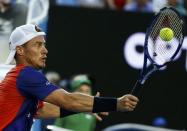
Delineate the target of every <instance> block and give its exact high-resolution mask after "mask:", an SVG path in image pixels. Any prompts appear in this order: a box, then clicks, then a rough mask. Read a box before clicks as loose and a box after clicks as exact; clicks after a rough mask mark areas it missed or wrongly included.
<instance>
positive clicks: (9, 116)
mask: <svg viewBox="0 0 187 131" xmlns="http://www.w3.org/2000/svg"><path fill="white" fill-rule="evenodd" d="M44 36H45V33H44V32H42V31H41V30H40V29H39V28H38V27H37V26H35V25H32V24H26V25H22V26H19V27H17V28H16V29H15V30H14V31H13V32H12V33H11V36H10V54H9V56H8V59H7V61H6V64H10V63H11V62H12V61H13V60H15V62H16V66H15V67H14V68H12V69H11V70H10V71H9V72H8V73H7V75H6V76H5V78H4V80H2V82H1V83H0V131H2V130H3V131H29V130H30V128H31V125H32V123H33V118H35V117H36V118H57V117H64V116H67V115H71V114H75V113H78V112H93V113H95V112H111V111H133V110H134V108H135V107H136V105H137V103H138V98H137V97H135V96H133V95H130V94H127V95H124V96H122V97H119V98H113V97H96V96H95V97H94V96H90V95H85V94H81V93H69V92H67V91H65V90H63V89H61V88H59V87H57V86H55V85H53V84H51V83H50V82H49V81H48V80H47V79H46V78H45V76H44V75H43V74H42V73H41V72H40V69H42V68H44V67H45V66H46V65H45V62H46V59H47V53H48V51H47V49H46V47H45V39H44ZM44 102H45V103H44Z"/></svg>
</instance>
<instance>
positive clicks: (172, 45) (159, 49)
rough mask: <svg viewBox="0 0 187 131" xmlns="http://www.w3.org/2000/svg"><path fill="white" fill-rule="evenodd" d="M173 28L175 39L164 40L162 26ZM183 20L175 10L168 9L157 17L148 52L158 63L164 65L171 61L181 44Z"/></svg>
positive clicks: (150, 36)
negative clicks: (161, 34) (161, 36)
mask: <svg viewBox="0 0 187 131" xmlns="http://www.w3.org/2000/svg"><path fill="white" fill-rule="evenodd" d="M165 27H168V28H171V29H172V31H173V35H174V37H173V39H171V40H170V41H164V40H162V39H161V38H160V36H159V33H160V30H161V29H162V28H165ZM182 28H183V27H182V21H181V19H180V17H179V16H178V15H177V14H176V12H174V11H173V10H170V9H166V10H164V11H162V12H161V13H160V15H159V16H158V18H157V19H156V21H155V23H154V25H153V26H152V30H151V32H150V35H149V37H148V53H149V55H150V57H151V58H152V59H153V61H155V62H156V63H157V64H158V65H163V64H165V63H166V62H168V61H170V60H171V58H172V57H173V55H174V54H175V52H176V51H177V49H178V47H179V45H180V44H181V43H182V42H181V40H182V38H183V35H182Z"/></svg>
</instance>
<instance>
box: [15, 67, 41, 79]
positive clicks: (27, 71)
mask: <svg viewBox="0 0 187 131" xmlns="http://www.w3.org/2000/svg"><path fill="white" fill-rule="evenodd" d="M18 79H22V80H26V81H29V80H31V81H38V80H40V79H45V76H44V75H43V73H42V72H40V71H38V70H37V69H35V68H33V67H30V66H25V67H24V68H23V69H22V70H21V71H20V73H19V76H18Z"/></svg>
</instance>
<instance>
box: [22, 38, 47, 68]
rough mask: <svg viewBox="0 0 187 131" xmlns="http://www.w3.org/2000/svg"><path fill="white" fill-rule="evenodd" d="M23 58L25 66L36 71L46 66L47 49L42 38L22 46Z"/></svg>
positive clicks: (34, 39)
mask: <svg viewBox="0 0 187 131" xmlns="http://www.w3.org/2000/svg"><path fill="white" fill-rule="evenodd" d="M23 51H24V56H23V59H24V60H25V62H26V64H27V65H29V66H32V67H34V68H37V69H41V68H44V67H45V66H46V64H45V63H46V58H47V53H48V51H47V49H46V47H45V39H44V36H37V37H35V38H33V39H31V40H30V41H29V42H28V43H26V44H24V45H23Z"/></svg>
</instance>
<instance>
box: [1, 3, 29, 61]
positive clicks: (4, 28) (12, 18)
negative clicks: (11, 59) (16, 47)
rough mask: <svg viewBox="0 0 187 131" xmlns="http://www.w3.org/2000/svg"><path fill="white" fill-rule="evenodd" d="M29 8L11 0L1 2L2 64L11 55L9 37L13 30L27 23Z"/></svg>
mask: <svg viewBox="0 0 187 131" xmlns="http://www.w3.org/2000/svg"><path fill="white" fill-rule="evenodd" d="M27 12H28V7H27V5H25V4H21V3H16V2H14V1H11V0H0V43H1V44H0V52H1V55H0V63H4V62H5V60H6V59H7V56H8V54H9V47H8V44H7V43H9V36H10V33H11V32H12V30H13V29H14V28H15V27H17V26H20V25H22V24H25V23H26V18H27Z"/></svg>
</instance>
